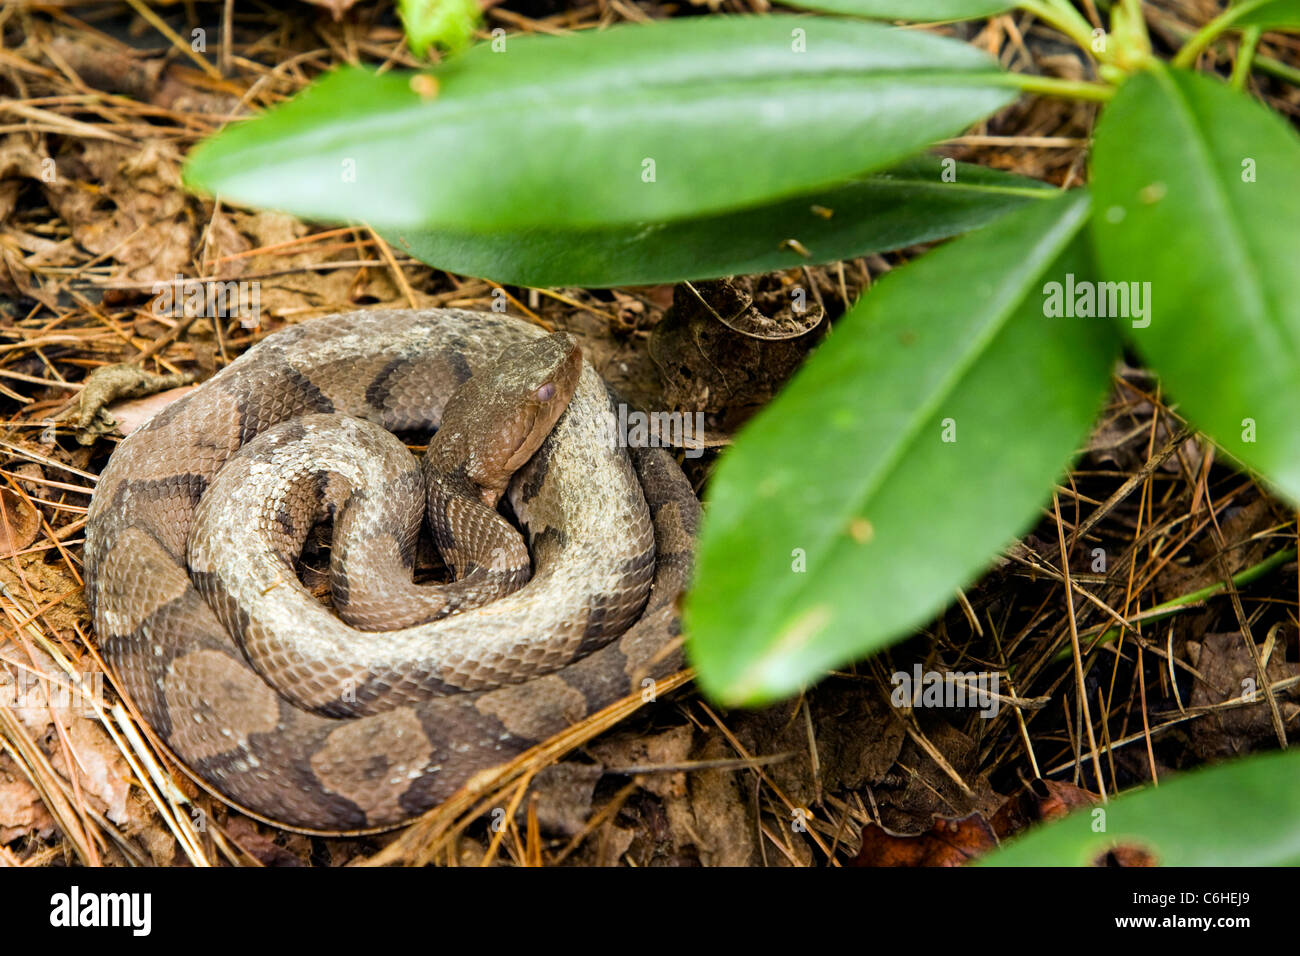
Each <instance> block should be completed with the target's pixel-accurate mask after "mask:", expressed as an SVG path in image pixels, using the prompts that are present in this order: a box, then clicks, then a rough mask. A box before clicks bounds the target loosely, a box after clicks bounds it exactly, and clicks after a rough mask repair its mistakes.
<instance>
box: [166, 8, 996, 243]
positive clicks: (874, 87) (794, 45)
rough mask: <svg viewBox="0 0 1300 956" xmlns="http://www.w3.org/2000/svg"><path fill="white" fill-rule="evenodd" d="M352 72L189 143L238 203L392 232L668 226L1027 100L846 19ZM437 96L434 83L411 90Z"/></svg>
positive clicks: (802, 185) (921, 141)
mask: <svg viewBox="0 0 1300 956" xmlns="http://www.w3.org/2000/svg"><path fill="white" fill-rule="evenodd" d="M494 47H495V45H494V44H490V43H488V44H479V45H478V46H475V47H473V48H472V49H470V50H469V51H467V52H466V53H465V54H464V55H462V56H459V57H455V58H452V59H451V60H449V61H448V62H447V63H446V64H444V65H442V66H439V67H437V68H435V69H434V70H433V71H432V73H431V76H432V77H433V79H434V80H436V83H434V82H430V80H429V79H428V78H427V77H426V78H425V79H424V80H422V81H419V82H416V83H414V84H413V83H412V78H411V76H410V75H409V74H400V73H396V72H392V73H386V74H383V75H375V74H373V73H371V72H368V71H365V70H360V69H344V70H340V71H338V72H335V73H332V74H330V75H328V76H326V77H325V78H324V79H323V80H321V81H320V82H319V83H317V84H316V85H315V86H313V87H311V88H309V89H308V90H307V91H305V92H304V93H303V94H302V95H301V96H299V97H297V98H295V99H294V100H292V101H291V102H289V103H287V104H285V105H283V106H280V107H278V108H276V109H274V110H272V111H270V112H269V113H267V114H266V115H264V116H262V117H260V118H257V119H253V120H250V121H248V122H243V123H239V124H236V125H234V126H231V127H229V128H227V129H226V130H224V131H223V132H221V133H220V134H218V135H217V136H216V137H214V138H212V139H210V140H207V141H206V142H204V143H203V144H202V145H200V146H199V147H198V149H197V150H196V151H195V152H194V153H193V154H192V155H191V157H190V159H189V162H188V163H187V166H186V171H185V175H186V180H187V182H188V183H190V184H191V185H194V186H197V187H200V188H203V189H206V190H208V191H211V192H214V193H217V194H220V195H221V196H223V197H225V198H227V199H230V200H233V201H235V202H240V203H246V204H250V205H255V206H268V207H273V208H278V209H284V210H287V211H290V212H293V213H296V214H298V215H302V216H309V217H317V218H333V219H361V220H365V221H367V222H369V223H371V224H372V225H375V226H379V227H385V228H395V229H404V228H421V227H422V228H426V229H451V230H453V231H457V232H465V231H470V232H479V233H483V232H489V231H492V230H496V229H505V228H510V229H518V228H525V227H538V228H545V229H572V228H575V227H578V228H582V227H593V226H595V227H601V226H607V225H610V224H616V223H630V222H638V221H654V222H658V221H664V220H669V219H673V218H680V217H685V216H700V215H702V214H707V213H711V212H719V211H723V210H728V209H738V208H743V207H746V206H751V205H757V204H759V203H761V202H770V201H773V200H776V199H780V198H784V197H790V196H795V195H799V194H802V193H807V192H809V191H810V190H812V189H815V188H817V187H820V186H825V185H829V184H833V183H836V182H842V181H844V180H846V179H848V178H850V177H853V176H856V175H860V174H863V173H866V172H870V171H873V170H876V169H881V168H885V167H887V166H890V165H893V164H894V163H897V162H899V161H901V160H902V159H904V158H906V157H907V156H909V155H912V154H913V153H915V152H917V151H918V150H919V149H921V148H922V147H924V146H926V145H928V144H929V143H932V142H934V141H935V140H938V139H941V138H943V137H945V136H949V135H951V134H953V133H956V132H959V131H960V130H961V129H963V128H964V127H966V126H968V125H969V124H970V123H972V122H974V121H976V120H978V119H980V118H981V117H983V116H986V115H988V114H989V113H991V112H993V111H995V110H996V109H998V108H999V107H1000V106H1002V105H1004V104H1005V103H1007V102H1009V101H1010V100H1011V99H1013V98H1014V97H1015V95H1016V93H1015V90H1014V89H1012V88H1011V87H1010V86H1009V85H1008V83H1007V78H1006V75H1005V74H1003V73H1002V72H1001V71H1000V70H999V69H998V66H997V64H996V62H995V61H993V60H992V59H990V58H989V57H988V56H987V55H985V54H984V53H983V52H981V51H979V50H976V49H974V48H973V47H970V46H968V45H966V44H964V43H960V42H958V41H956V40H949V39H947V38H944V37H939V36H933V35H930V34H927V33H922V32H919V31H913V30H895V29H891V28H888V27H884V26H880V25H878V24H873V23H864V22H860V21H857V20H843V19H835V18H829V17H791V16H764V17H743V16H727V17H704V18H698V19H679V20H671V21H668V22H666V23H655V24H648V25H628V26H620V27H613V28H611V29H609V30H604V31H599V32H596V31H592V32H588V33H582V34H576V35H573V36H566V37H547V36H529V37H511V38H509V39H508V41H507V42H506V44H505V45H504V48H503V49H502V50H501V52H494ZM416 90H422V91H423V95H421V94H420V93H418V92H416Z"/></svg>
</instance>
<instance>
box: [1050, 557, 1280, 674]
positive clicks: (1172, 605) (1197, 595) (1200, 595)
mask: <svg viewBox="0 0 1300 956" xmlns="http://www.w3.org/2000/svg"><path fill="white" fill-rule="evenodd" d="M1295 556H1296V549H1295V548H1285V549H1283V550H1281V551H1279V552H1277V553H1276V554H1271V555H1269V556H1268V557H1267V558H1265V559H1264V560H1263V561H1261V562H1259V564H1255V565H1252V566H1251V567H1249V568H1246V569H1245V570H1244V571H1238V572H1237V573H1236V574H1234V575H1233V576H1232V585H1233V587H1242V586H1243V585H1246V584H1250V583H1251V582H1252V581H1255V580H1257V579H1258V578H1262V577H1263V576H1264V575H1266V574H1268V573H1269V572H1270V571H1274V570H1276V569H1277V568H1280V567H1281V566H1282V565H1284V564H1286V563H1287V562H1288V561H1290V560H1291V559H1292V558H1294V557H1295ZM1224 590H1225V588H1224V585H1223V582H1219V583H1218V584H1211V585H1209V586H1208V587H1203V588H1201V589H1199V590H1197V591H1191V592H1189V593H1187V594H1183V595H1181V596H1179V597H1176V598H1171V599H1170V600H1168V601H1165V602H1163V603H1161V604H1157V605H1156V606H1155V607H1153V608H1151V609H1150V610H1148V611H1146V612H1145V613H1143V615H1142V623H1143V624H1147V623H1150V622H1153V621H1159V620H1162V619H1163V618H1166V617H1170V616H1171V615H1174V614H1177V613H1178V612H1179V611H1181V610H1183V608H1185V607H1187V606H1188V605H1189V604H1197V603H1199V602H1200V601H1204V600H1205V599H1206V598H1210V597H1214V595H1216V594H1219V593H1220V592H1222V591H1224ZM1119 635H1120V629H1119V628H1117V627H1112V628H1109V629H1108V630H1106V631H1105V632H1103V633H1102V634H1100V635H1098V636H1097V638H1096V639H1095V640H1094V641H1093V642H1092V643H1091V644H1089V646H1088V649H1089V650H1091V649H1092V648H1093V647H1096V646H1097V645H1098V644H1108V643H1110V642H1111V641H1113V640H1115V639H1116V638H1117V637H1119ZM1073 653H1074V651H1073V648H1069V647H1066V648H1062V649H1061V650H1060V651H1058V652H1057V653H1056V655H1055V660H1065V659H1066V658H1068V657H1070V656H1071V655H1072V654H1073Z"/></svg>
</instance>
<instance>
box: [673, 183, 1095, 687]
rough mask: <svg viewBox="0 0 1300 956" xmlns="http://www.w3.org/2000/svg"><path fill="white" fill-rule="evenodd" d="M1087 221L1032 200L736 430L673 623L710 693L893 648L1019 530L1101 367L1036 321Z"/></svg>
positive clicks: (900, 296)
mask: <svg viewBox="0 0 1300 956" xmlns="http://www.w3.org/2000/svg"><path fill="white" fill-rule="evenodd" d="M1087 215H1088V199H1087V195H1086V194H1085V193H1084V192H1083V191H1076V192H1073V193H1070V194H1067V195H1065V196H1062V197H1060V198H1058V199H1055V200H1052V201H1049V202H1043V203H1034V204H1032V205H1030V206H1029V207H1027V208H1024V209H1020V210H1017V211H1016V212H1014V213H1011V214H1010V215H1008V216H1005V217H1003V218H1002V219H999V220H998V221H997V222H995V223H993V224H992V225H990V226H986V227H985V228H984V229H982V230H980V231H979V232H976V233H972V234H971V235H969V236H966V237H964V238H961V239H957V240H954V241H953V242H951V243H949V244H947V245H945V246H941V247H940V248H938V249H936V250H934V251H932V252H930V253H928V254H927V255H925V256H923V257H922V258H920V259H917V260H916V261H914V262H912V263H911V264H909V265H907V266H905V267H903V268H902V269H899V270H896V271H894V272H891V273H889V274H888V275H886V276H885V277H884V278H883V279H882V280H881V281H880V283H879V284H878V285H877V286H876V287H875V288H873V289H872V290H871V291H870V292H869V293H868V294H867V295H866V296H865V298H864V299H863V300H862V302H861V303H860V304H859V305H858V306H857V307H855V308H854V309H853V310H852V312H851V313H850V314H849V315H847V316H845V318H843V319H842V320H840V322H838V323H837V324H836V325H835V327H834V329H833V330H832V332H831V335H830V337H829V338H828V339H827V341H826V342H825V343H824V344H823V345H822V346H821V347H820V348H819V350H818V351H817V352H816V353H815V354H814V355H813V356H812V357H811V358H810V359H809V360H808V362H807V363H806V364H805V366H804V367H803V368H802V369H801V370H800V371H799V373H798V374H797V375H796V377H795V378H794V379H793V380H792V381H791V382H790V384H789V385H788V386H787V387H786V388H785V390H784V391H783V392H782V393H781V394H780V395H779V396H778V397H777V399H776V400H775V401H774V402H773V403H772V404H771V405H770V406H769V407H768V408H766V409H764V411H763V412H761V413H760V414H759V415H758V416H757V417H756V418H755V419H754V420H753V421H752V422H751V423H750V424H749V425H748V426H747V427H746V428H745V429H744V430H743V431H742V432H741V434H740V435H739V436H738V438H737V441H736V444H735V447H733V448H732V449H731V450H730V451H729V452H728V453H727V454H726V455H724V457H723V459H722V461H721V462H720V463H719V466H718V469H717V471H716V472H715V474H714V476H713V479H712V481H711V483H710V486H709V490H708V497H707V508H706V511H705V516H704V526H703V529H702V534H701V539H700V546H699V554H698V565H697V571H696V578H695V583H694V586H693V588H692V590H691V592H690V594H689V595H688V597H687V604H686V618H685V626H686V633H687V639H688V650H689V651H690V656H691V660H692V662H693V663H694V665H695V666H696V667H697V668H698V673H699V681H700V683H701V685H702V686H703V687H704V689H705V690H706V691H707V692H708V693H709V694H711V695H712V696H714V697H715V698H717V699H718V700H720V701H721V702H723V703H726V704H757V703H762V702H766V701H769V700H772V699H774V698H778V697H781V696H784V695H787V694H790V693H792V692H794V691H797V690H798V689H800V688H801V687H802V686H804V685H806V684H808V683H809V682H811V681H813V680H815V679H817V678H818V677H819V676H821V675H822V674H824V673H825V672H826V671H827V670H829V669H831V668H833V667H835V666H838V665H841V664H845V663H847V662H849V661H852V660H854V659H856V658H859V657H862V656H864V655H866V654H867V653H869V652H871V651H873V650H876V649H878V648H880V647H883V646H885V645H887V644H889V643H891V642H893V641H896V640H898V639H901V638H902V637H905V636H906V635H907V634H908V633H909V632H910V631H911V630H912V629H914V628H915V627H917V626H918V625H922V624H924V623H925V622H926V621H927V620H929V619H930V618H932V617H933V616H934V615H935V614H936V613H937V612H939V611H940V610H942V609H943V607H944V606H945V605H946V604H948V603H949V602H950V601H951V600H952V597H953V592H954V589H955V588H957V587H960V586H962V585H964V584H966V583H967V582H969V581H970V580H971V579H972V578H974V577H975V576H976V575H978V574H979V573H980V571H981V570H982V569H983V568H984V567H986V566H987V564H988V563H989V561H990V559H991V558H992V556H993V555H994V554H996V553H997V550H998V548H1000V547H1002V546H1004V545H1005V544H1006V543H1007V542H1008V541H1010V540H1012V539H1013V538H1014V537H1015V535H1016V534H1017V533H1019V532H1022V531H1023V530H1024V529H1025V527H1026V526H1028V525H1029V524H1031V523H1032V522H1033V520H1034V518H1035V516H1036V515H1037V513H1038V508H1039V507H1040V506H1041V505H1042V504H1043V502H1044V501H1045V500H1047V499H1048V498H1049V496H1050V493H1051V487H1052V481H1053V479H1055V478H1057V477H1059V475H1060V474H1061V473H1062V471H1063V470H1064V468H1065V466H1066V464H1067V463H1068V460H1069V458H1070V456H1071V454H1072V453H1073V452H1074V451H1075V449H1076V447H1077V443H1078V442H1080V441H1081V440H1082V439H1083V437H1084V436H1085V435H1086V433H1087V431H1088V428H1089V426H1090V425H1091V423H1092V421H1093V417H1094V415H1095V414H1096V411H1097V408H1098V405H1099V403H1100V400H1101V397H1102V394H1103V393H1104V391H1105V388H1106V385H1107V383H1108V381H1109V372H1110V368H1111V364H1112V362H1113V360H1114V358H1115V356H1116V354H1117V346H1116V337H1115V334H1114V331H1113V329H1112V328H1111V327H1110V325H1109V323H1107V322H1104V321H1099V320H1096V319H1065V318H1060V317H1049V316H1047V315H1046V314H1045V308H1046V307H1045V301H1046V296H1045V290H1046V289H1047V288H1049V286H1048V283H1050V282H1054V281H1064V277H1065V276H1066V275H1072V276H1075V277H1087V276H1089V275H1090V274H1091V266H1090V263H1089V261H1088V257H1087V250H1086V243H1084V242H1083V241H1082V240H1081V238H1080V236H1079V233H1080V231H1081V229H1082V227H1083V224H1084V222H1085V221H1086V218H1087Z"/></svg>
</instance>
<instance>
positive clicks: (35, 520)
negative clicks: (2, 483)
mask: <svg viewBox="0 0 1300 956" xmlns="http://www.w3.org/2000/svg"><path fill="white" fill-rule="evenodd" d="M40 530H41V514H40V512H39V511H37V510H36V509H35V508H34V507H32V506H31V505H30V504H28V503H27V502H26V501H24V500H23V499H22V497H20V496H19V495H17V494H15V493H14V492H12V491H10V490H9V489H8V488H0V557H6V558H7V557H9V556H10V555H12V554H13V553H14V552H16V551H22V550H23V549H25V548H27V547H30V546H31V543H32V542H33V541H35V540H36V535H37V534H38V533H39V532H40Z"/></svg>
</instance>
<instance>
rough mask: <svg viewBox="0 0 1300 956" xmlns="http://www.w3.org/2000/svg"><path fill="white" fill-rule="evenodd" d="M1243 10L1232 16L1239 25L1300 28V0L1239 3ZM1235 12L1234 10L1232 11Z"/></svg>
mask: <svg viewBox="0 0 1300 956" xmlns="http://www.w3.org/2000/svg"><path fill="white" fill-rule="evenodd" d="M1239 6H1240V8H1241V10H1242V12H1241V13H1239V14H1237V15H1236V16H1234V17H1233V18H1232V25H1233V27H1234V28H1237V27H1262V28H1264V29H1265V30H1288V29H1290V30H1295V29H1300V0H1260V2H1257V3H1243V4H1239ZM1230 12H1234V13H1235V10H1234V11H1230Z"/></svg>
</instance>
